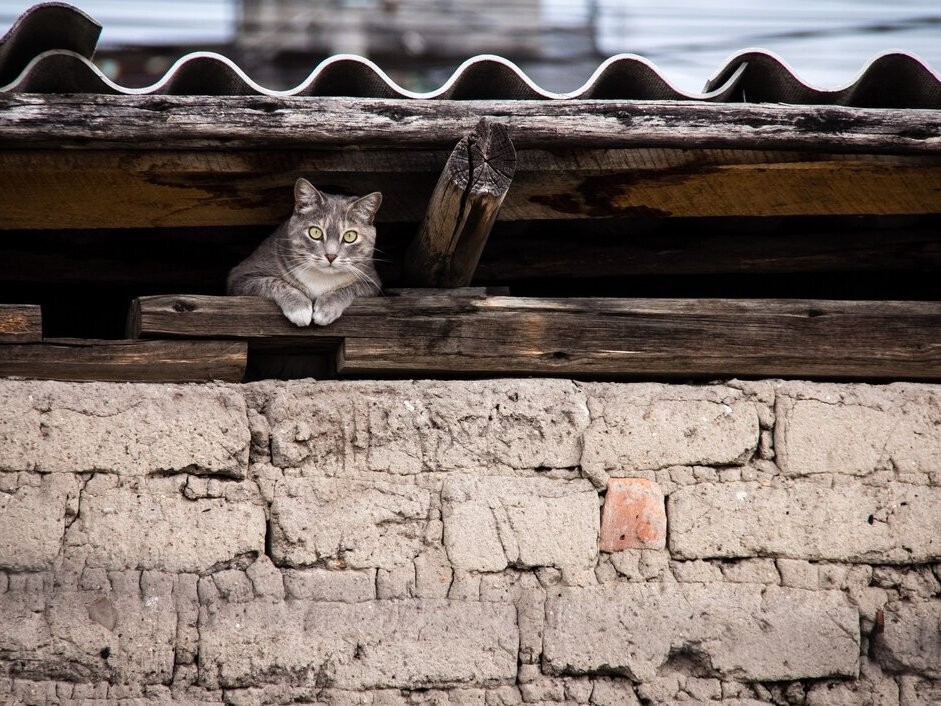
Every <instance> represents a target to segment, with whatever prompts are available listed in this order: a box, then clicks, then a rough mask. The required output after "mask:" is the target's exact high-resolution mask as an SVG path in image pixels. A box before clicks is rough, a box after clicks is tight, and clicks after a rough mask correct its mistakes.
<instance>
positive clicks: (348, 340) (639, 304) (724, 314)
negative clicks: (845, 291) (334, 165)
mask: <svg viewBox="0 0 941 706" xmlns="http://www.w3.org/2000/svg"><path fill="white" fill-rule="evenodd" d="M136 308H137V315H136V318H135V320H134V322H133V325H132V330H133V332H134V333H135V335H141V336H145V337H146V336H162V337H166V336H183V337H200V336H215V337H218V336H226V337H234V338H239V337H241V338H246V339H248V340H250V341H261V340H264V339H270V340H272V341H278V342H280V343H283V342H285V341H292V340H293V341H294V342H295V343H296V344H297V345H309V344H310V343H311V342H312V341H316V340H319V341H323V342H330V343H331V344H332V345H336V344H337V343H339V342H342V348H341V349H340V352H339V360H338V370H339V372H340V373H341V374H344V375H375V374H385V375H454V374H467V375H517V374H525V375H529V374H539V375H562V376H572V377H579V376H593V377H622V376H635V377H729V376H762V377H808V378H820V377H826V378H859V379H918V380H939V379H941V303H937V302H866V301H822V300H778V299H772V300H769V299H763V300H728V299H712V300H710V299H689V300H686V299H533V298H514V297H466V296H464V297H448V296H442V295H435V296H425V297H421V296H410V297H404V296H403V297H384V298H383V297H380V298H368V299H358V300H356V301H355V302H354V303H353V304H352V305H351V306H350V308H349V309H347V311H346V313H344V315H343V316H342V317H341V318H340V319H339V320H338V321H337V322H335V323H334V324H331V325H330V326H328V327H324V328H318V327H310V328H296V327H292V326H291V324H289V323H287V321H286V320H285V319H284V317H283V316H282V315H281V313H280V312H279V311H278V310H277V307H276V306H275V305H274V304H273V303H271V302H267V301H263V300H256V299H251V298H247V297H228V298H224V297H223V298H220V297H191V296H181V297H145V298H142V299H139V300H137V302H136Z"/></svg>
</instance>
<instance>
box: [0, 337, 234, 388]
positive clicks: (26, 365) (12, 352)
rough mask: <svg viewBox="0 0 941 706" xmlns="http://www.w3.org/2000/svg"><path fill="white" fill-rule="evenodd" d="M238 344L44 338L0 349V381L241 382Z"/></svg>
mask: <svg viewBox="0 0 941 706" xmlns="http://www.w3.org/2000/svg"><path fill="white" fill-rule="evenodd" d="M247 347H248V346H247V344H246V343H244V342H243V341H137V340H135V341H98V340H90V339H72V338H62V339H46V340H44V341H41V342H36V343H15V344H7V343H3V344H0V377H9V376H15V377H23V378H38V379H44V380H70V381H86V380H105V381H109V382H125V381H127V382H209V381H211V380H221V381H225V382H241V381H242V378H243V377H244V375H245V364H246V360H247Z"/></svg>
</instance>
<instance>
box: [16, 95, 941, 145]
mask: <svg viewBox="0 0 941 706" xmlns="http://www.w3.org/2000/svg"><path fill="white" fill-rule="evenodd" d="M481 118H488V119H489V120H491V121H494V122H505V123H507V124H508V125H510V126H511V132H510V138H511V139H512V140H513V142H514V144H515V145H516V146H517V149H531V148H537V149H538V148H545V147H546V146H547V145H550V146H552V147H553V148H564V147H580V148H623V147H627V146H648V147H650V146H657V147H678V148H683V147H688V146H690V145H695V146H697V147H710V148H736V149H741V148H748V149H786V150H793V149H807V148H810V149H813V150H816V151H827V150H836V151H839V152H844V151H853V152H886V153H898V154H902V153H920V154H926V153H935V154H937V153H938V152H941V113H939V111H934V110H879V109H863V108H845V107H838V106H792V105H772V104H718V103H696V102H688V101H616V100H615V101H609V100H574V101H573V100H569V101H564V100H563V101H431V100H397V99H362V98H270V97H262V96H223V97H212V96H105V95H94V96H92V95H36V94H5V95H0V146H3V147H25V146H37V147H38V146H43V145H45V146H52V147H58V146H67V145H68V146H78V147H82V148H85V149H88V148H90V147H116V146H122V145H123V146H125V147H131V148H133V149H139V148H145V147H149V148H153V147H156V148H158V149H168V148H174V147H185V148H192V147H224V148H226V149H235V148H259V147H274V146H289V147H291V148H301V147H319V148H324V147H329V148H334V149H348V148H350V147H351V146H355V147H356V148H357V149H364V148H375V147H386V148H388V147H399V148H416V147H419V148H422V149H434V148H438V149H450V148H451V147H452V146H453V145H454V143H455V142H457V140H459V139H460V138H461V137H462V136H463V135H465V134H467V133H468V132H469V131H471V130H473V129H474V126H475V125H476V124H477V122H478V121H479V120H480V119H481Z"/></svg>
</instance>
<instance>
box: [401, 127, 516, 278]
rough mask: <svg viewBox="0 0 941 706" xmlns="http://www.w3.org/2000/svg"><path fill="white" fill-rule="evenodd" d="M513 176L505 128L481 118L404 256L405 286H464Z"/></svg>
mask: <svg viewBox="0 0 941 706" xmlns="http://www.w3.org/2000/svg"><path fill="white" fill-rule="evenodd" d="M515 172H516V149H515V148H514V147H513V143H512V141H511V140H510V137H509V134H508V133H507V129H506V126H505V125H502V124H500V123H494V122H491V121H489V120H487V119H486V118H483V119H481V121H480V122H479V123H478V124H477V127H476V129H475V130H474V132H472V133H471V134H470V135H467V136H465V137H463V138H462V139H461V141H460V142H458V143H457V146H456V147H455V148H454V151H453V152H452V153H451V156H450V157H449V158H448V161H447V163H446V164H445V165H444V170H443V171H442V173H441V177H440V178H439V179H438V184H437V186H435V190H434V193H433V194H432V196H431V201H430V202H429V204H428V210H427V211H426V213H425V219H424V221H423V222H422V225H421V228H420V230H419V231H418V235H417V236H416V237H415V240H413V241H412V244H411V245H410V246H409V248H408V250H407V251H406V254H405V261H404V264H403V274H404V280H405V284H406V285H407V286H413V287H447V288H451V287H466V286H467V285H469V284H470V282H471V279H472V278H473V276H474V270H476V269H477V262H478V261H479V260H480V254H481V252H483V249H484V245H486V243H487V238H488V237H489V236H490V230H491V229H492V228H493V224H494V221H496V218H497V213H498V212H499V211H500V206H501V205H502V204H503V199H504V198H505V197H506V194H507V191H509V189H510V182H511V181H512V180H513V174H514V173H515Z"/></svg>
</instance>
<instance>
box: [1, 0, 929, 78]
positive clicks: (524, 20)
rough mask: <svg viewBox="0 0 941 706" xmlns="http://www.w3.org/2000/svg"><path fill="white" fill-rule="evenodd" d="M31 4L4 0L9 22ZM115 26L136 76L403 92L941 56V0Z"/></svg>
mask: <svg viewBox="0 0 941 706" xmlns="http://www.w3.org/2000/svg"><path fill="white" fill-rule="evenodd" d="M30 4H31V3H30V2H29V1H28V0H26V1H23V0H18V1H16V2H11V1H10V0H0V24H2V25H5V26H8V25H9V24H11V23H12V22H13V21H14V20H15V18H16V17H17V16H18V15H19V14H20V13H21V12H22V11H23V10H25V9H26V8H27V7H28V6H29V5H30ZM77 4H78V6H79V7H81V9H83V10H84V11H85V12H87V13H88V14H90V15H91V16H92V17H94V18H95V19H96V20H98V21H99V22H100V23H102V24H103V25H104V32H103V34H102V38H101V42H100V44H99V51H98V54H97V55H96V61H97V63H98V64H99V66H101V68H102V69H103V70H104V71H105V73H106V74H108V75H109V76H110V77H111V78H112V79H113V80H116V81H117V82H119V83H121V84H123V85H127V86H143V85H147V84H149V83H152V82H154V81H155V80H156V79H158V78H159V77H160V76H162V75H163V73H164V72H165V71H166V70H167V69H168V68H169V67H170V65H171V64H172V63H173V61H174V60H176V59H177V58H179V57H180V56H182V55H183V54H186V53H187V52H190V51H194V50H211V51H218V52H220V53H222V54H225V55H226V56H228V57H230V58H231V59H233V60H235V61H236V62H237V63H238V64H239V65H240V66H241V67H242V68H243V69H244V70H245V72H246V73H247V74H248V75H249V76H250V77H251V78H253V79H254V80H255V81H257V82H258V83H260V84H262V85H264V86H266V87H268V88H274V89H283V88H289V87H291V86H295V85H297V84H298V83H300V82H301V81H302V80H303V79H304V78H305V77H306V76H307V75H308V74H309V73H310V72H311V70H312V69H313V68H314V67H315V66H316V65H317V64H318V63H319V62H320V61H321V60H323V59H324V58H326V57H328V56H330V55H333V54H338V53H351V54H359V55H362V56H366V57H368V58H370V59H372V60H373V61H375V62H376V63H377V64H378V65H379V66H380V67H381V68H382V69H383V70H385V71H386V72H387V73H388V74H390V75H391V76H392V78H393V79H394V80H395V81H396V82H398V83H399V84H400V85H402V86H403V87H405V88H408V89H411V90H415V91H429V90H433V89H435V88H437V87H439V86H440V85H441V84H442V83H444V81H446V80H447V78H448V77H449V76H450V75H451V74H452V73H453V72H454V70H455V69H456V68H457V67H458V66H459V65H460V63H461V62H462V61H463V60H465V59H467V58H469V57H471V56H474V55H476V54H485V53H491V54H499V55H501V56H503V57H506V58H508V59H510V60H512V61H514V62H516V63H517V64H518V65H519V66H520V67H521V68H522V69H523V70H524V71H525V72H526V73H527V74H528V75H529V76H530V78H532V79H533V80H534V81H535V82H536V83H538V84H539V85H540V86H542V87H543V88H545V89H548V90H552V91H561V92H564V91H573V90H575V89H577V88H578V87H579V86H580V85H582V84H583V83H584V82H585V81H586V80H588V78H589V77H590V76H591V74H592V72H593V71H594V70H595V69H596V68H597V66H598V65H599V63H600V62H601V61H603V60H604V59H605V58H607V57H609V56H611V55H613V54H617V53H621V52H630V53H635V54H640V55H641V56H644V57H646V58H647V59H649V60H651V61H652V62H654V63H655V64H656V65H657V66H658V67H659V68H660V70H661V72H662V73H663V74H664V75H666V76H667V78H669V79H670V80H671V81H672V82H673V83H674V84H675V85H676V86H677V87H679V88H681V89H683V90H686V91H691V92H698V91H700V90H701V89H702V87H703V85H704V83H705V81H706V79H708V78H709V77H710V76H711V74H712V73H713V72H714V71H716V70H717V69H718V68H719V67H720V66H722V65H723V63H724V62H725V60H726V59H727V58H728V57H729V56H730V55H732V54H734V53H736V52H738V51H740V50H742V49H745V48H747V47H761V48H765V49H770V50H772V51H775V52H776V53H778V54H779V55H781V56H782V57H783V58H784V59H785V61H787V62H788V63H790V64H791V66H792V67H793V68H794V69H795V70H796V71H797V72H798V73H799V74H800V75H801V76H802V77H803V78H804V79H805V80H807V81H809V82H811V83H814V84H816V85H817V86H818V87H822V88H827V87H830V88H832V87H836V86H841V85H845V84H847V83H850V82H851V81H852V80H853V79H854V77H855V75H856V74H857V73H858V72H859V71H860V69H862V68H863V66H864V65H865V63H866V62H867V61H868V60H869V59H870V58H871V57H872V56H874V55H875V54H878V53H881V52H883V51H887V50H890V49H894V50H899V49H901V50H904V51H909V52H913V53H915V54H917V55H919V56H921V57H922V58H923V59H925V60H926V61H928V62H929V63H930V64H931V65H933V66H934V68H935V69H936V70H937V69H938V67H939V66H941V3H939V2H938V0H898V1H897V2H894V3H886V2H883V1H882V0H791V1H790V2H776V3H756V2H752V1H751V0H723V1H722V2H712V3H705V2H701V0H159V1H158V0H139V1H130V0H87V1H85V2H78V3H77Z"/></svg>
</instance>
